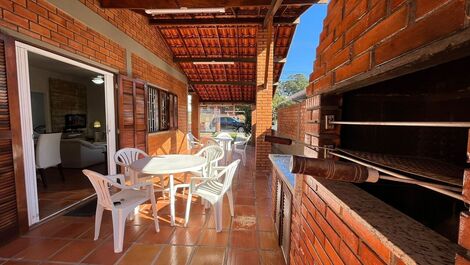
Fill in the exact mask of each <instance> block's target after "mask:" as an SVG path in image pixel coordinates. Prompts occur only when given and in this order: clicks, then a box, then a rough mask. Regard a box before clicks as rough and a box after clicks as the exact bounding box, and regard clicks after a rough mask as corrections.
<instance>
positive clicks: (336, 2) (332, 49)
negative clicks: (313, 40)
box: [307, 0, 470, 95]
mask: <svg viewBox="0 0 470 265" xmlns="http://www.w3.org/2000/svg"><path fill="white" fill-rule="evenodd" d="M468 6H469V1H468V0H446V1H444V0H351V1H350V0H348V1H346V0H332V1H331V2H330V4H329V5H328V13H327V17H326V18H325V20H324V22H323V31H322V33H321V35H320V44H319V45H318V47H317V50H316V51H317V53H316V54H317V56H316V60H315V63H314V71H313V73H312V74H311V75H310V82H311V83H310V86H309V88H308V89H307V94H308V95H313V93H314V91H315V93H321V92H322V91H325V90H327V89H329V88H331V87H332V86H333V85H335V86H338V85H340V84H341V83H342V82H344V81H346V80H348V79H350V78H353V77H355V76H357V75H360V74H363V73H366V72H368V71H370V70H371V69H374V68H376V67H378V66H382V65H384V64H387V63H389V62H391V61H393V60H395V59H397V58H399V57H400V56H401V55H403V54H405V53H408V52H411V51H414V50H417V49H420V48H422V47H424V46H426V45H428V44H430V43H432V42H434V41H436V40H438V39H442V38H445V37H447V36H449V35H452V34H454V33H456V32H459V31H462V30H464V29H465V28H468V26H469V19H468V17H467V16H466V14H468V13H469V12H470V11H469V7H468Z"/></svg>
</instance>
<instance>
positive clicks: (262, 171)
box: [252, 29, 274, 177]
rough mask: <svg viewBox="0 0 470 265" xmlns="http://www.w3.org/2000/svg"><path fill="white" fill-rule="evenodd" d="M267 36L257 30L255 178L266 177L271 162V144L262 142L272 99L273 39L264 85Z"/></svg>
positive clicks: (269, 123) (269, 131)
mask: <svg viewBox="0 0 470 265" xmlns="http://www.w3.org/2000/svg"><path fill="white" fill-rule="evenodd" d="M268 34H269V33H268V30H267V29H259V30H258V36H257V54H258V55H257V64H256V86H257V89H256V111H254V113H253V114H254V116H253V117H252V119H253V120H254V123H255V124H256V128H255V130H254V135H255V143H256V147H255V159H256V177H265V176H267V174H269V172H270V169H271V162H270V161H269V158H268V155H269V153H271V144H270V143H267V142H264V136H265V135H266V134H271V125H272V99H273V53H274V49H273V47H274V44H273V42H272V39H273V38H271V44H270V45H269V46H270V52H269V68H268V77H267V84H264V80H265V73H266V56H267V55H268V52H267V51H268ZM271 34H272V33H271Z"/></svg>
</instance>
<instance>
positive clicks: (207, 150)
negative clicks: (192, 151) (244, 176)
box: [196, 145, 224, 177]
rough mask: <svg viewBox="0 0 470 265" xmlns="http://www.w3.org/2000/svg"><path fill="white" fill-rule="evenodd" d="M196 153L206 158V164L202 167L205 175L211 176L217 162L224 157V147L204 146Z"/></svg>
mask: <svg viewBox="0 0 470 265" xmlns="http://www.w3.org/2000/svg"><path fill="white" fill-rule="evenodd" d="M196 155H197V156H202V157H204V158H205V159H206V165H205V166H204V167H203V169H202V170H203V176H204V177H211V175H212V169H213V168H214V167H215V166H217V162H219V161H220V160H221V159H222V158H224V149H223V148H222V147H220V146H218V145H209V146H206V147H204V148H202V149H201V150H200V151H199V152H197V154H196Z"/></svg>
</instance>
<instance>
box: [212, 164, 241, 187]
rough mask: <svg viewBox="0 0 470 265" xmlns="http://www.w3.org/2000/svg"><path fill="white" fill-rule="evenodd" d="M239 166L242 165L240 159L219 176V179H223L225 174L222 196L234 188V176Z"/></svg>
mask: <svg viewBox="0 0 470 265" xmlns="http://www.w3.org/2000/svg"><path fill="white" fill-rule="evenodd" d="M238 164H240V159H237V160H235V161H233V162H232V163H230V165H228V166H227V167H226V168H224V170H222V171H221V172H220V173H219V174H218V175H217V178H221V177H222V175H224V174H225V178H224V182H223V188H222V193H221V194H220V195H223V194H225V192H227V190H228V189H230V187H231V186H232V181H233V176H235V172H236V171H237V168H238Z"/></svg>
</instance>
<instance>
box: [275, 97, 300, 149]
mask: <svg viewBox="0 0 470 265" xmlns="http://www.w3.org/2000/svg"><path fill="white" fill-rule="evenodd" d="M304 117H305V101H304V102H301V103H297V104H294V105H290V106H287V107H284V108H280V109H279V110H278V111H277V133H278V134H279V135H282V136H284V137H288V138H291V139H294V140H299V141H303V138H304V135H305V123H304V120H305V118H304Z"/></svg>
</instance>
